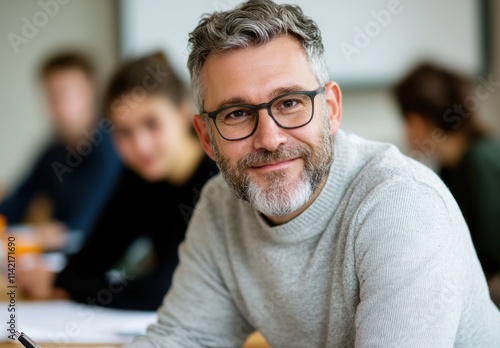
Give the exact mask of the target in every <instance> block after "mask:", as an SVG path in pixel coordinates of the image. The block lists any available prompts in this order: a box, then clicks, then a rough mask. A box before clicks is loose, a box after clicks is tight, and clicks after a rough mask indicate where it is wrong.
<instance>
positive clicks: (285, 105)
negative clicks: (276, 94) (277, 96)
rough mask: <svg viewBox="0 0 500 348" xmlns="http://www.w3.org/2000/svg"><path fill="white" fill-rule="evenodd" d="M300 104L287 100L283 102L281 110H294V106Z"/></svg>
mask: <svg viewBox="0 0 500 348" xmlns="http://www.w3.org/2000/svg"><path fill="white" fill-rule="evenodd" d="M297 104H298V101H297V100H294V99H287V100H283V101H282V102H281V106H280V108H282V109H288V108H293V107H294V106H296V105H297Z"/></svg>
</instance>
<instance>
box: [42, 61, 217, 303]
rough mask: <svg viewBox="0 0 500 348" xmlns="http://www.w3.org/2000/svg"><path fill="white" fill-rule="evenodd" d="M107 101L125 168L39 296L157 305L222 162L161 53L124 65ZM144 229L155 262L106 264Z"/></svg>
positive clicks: (120, 254)
mask: <svg viewBox="0 0 500 348" xmlns="http://www.w3.org/2000/svg"><path fill="white" fill-rule="evenodd" d="M107 106H108V109H109V117H110V119H111V121H112V123H113V126H114V129H113V132H112V136H113V139H114V142H115V145H116V148H117V150H118V153H119V154H120V156H121V158H122V159H123V162H124V163H125V164H126V169H125V170H124V172H123V174H122V176H121V178H120V180H119V182H118V184H117V188H116V189H115V190H114V192H113V194H112V196H111V198H110V199H109V201H108V202H107V204H106V206H105V207H104V209H103V211H102V213H101V214H100V217H99V219H98V220H97V223H96V224H95V225H94V227H93V229H92V234H91V235H90V236H89V238H88V239H87V241H86V243H85V245H84V246H83V248H82V249H81V250H80V251H79V252H78V253H77V254H74V255H72V256H70V257H69V258H68V260H67V264H66V267H65V268H64V269H63V270H62V271H61V272H60V273H59V274H57V276H56V277H55V280H54V282H53V283H52V284H50V283H49V282H48V280H49V279H50V277H47V282H45V284H43V283H41V284H40V283H39V284H37V286H38V288H40V287H42V288H43V287H45V288H46V292H45V293H44V292H43V291H38V293H39V294H41V296H37V297H38V298H40V297H45V298H47V297H48V298H53V297H69V298H71V299H73V300H75V301H79V302H83V303H89V304H96V305H101V306H108V307H114V308H126V309H138V310H155V309H156V308H157V307H158V306H159V305H160V304H161V301H162V299H163V297H164V295H165V293H166V292H167V290H168V288H169V286H170V282H171V278H172V274H173V272H174V269H175V267H176V266H177V263H178V259H177V248H178V246H179V244H180V243H181V242H182V241H183V239H184V234H185V231H186V229H187V224H188V221H189V218H190V216H191V213H192V211H193V209H194V206H195V204H196V201H197V200H198V198H199V194H200V191H201V189H202V187H203V185H204V184H205V182H206V181H207V180H208V179H209V178H210V177H212V176H214V175H216V174H217V172H218V168H217V166H216V164H215V162H213V161H212V160H211V159H210V158H208V157H207V156H206V155H205V154H204V152H203V150H202V148H201V145H200V144H199V141H198V139H197V137H196V135H195V133H194V132H193V130H192V126H191V118H190V116H191V112H190V110H191V109H190V103H189V101H188V95H187V92H186V89H185V87H184V85H183V84H182V82H181V80H180V78H179V77H177V75H176V74H175V73H174V71H173V70H172V69H171V67H170V66H169V64H168V62H167V60H166V57H165V56H164V55H163V54H161V53H155V54H152V55H150V56H147V57H144V58H140V59H137V60H134V61H131V62H128V63H126V64H125V65H124V66H123V67H121V68H120V69H119V70H118V71H117V72H116V73H115V75H114V77H113V78H112V80H111V82H110V85H109V88H108V94H107ZM145 236H146V237H149V239H150V241H151V242H152V254H153V255H150V256H152V257H151V259H152V262H153V266H151V267H150V268H148V269H147V271H146V272H144V273H143V274H140V275H134V276H131V275H130V274H128V270H127V269H125V270H123V271H124V272H122V273H121V274H118V273H117V272H109V271H110V270H112V269H113V268H114V267H115V266H116V265H117V263H118V262H119V261H120V260H122V259H123V257H124V255H125V253H126V251H127V249H128V248H129V247H130V246H131V245H132V244H133V243H134V242H135V241H137V240H138V239H139V238H141V237H145ZM119 270H121V269H119ZM34 286H35V285H33V287H34Z"/></svg>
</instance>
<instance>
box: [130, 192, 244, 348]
mask: <svg viewBox="0 0 500 348" xmlns="http://www.w3.org/2000/svg"><path fill="white" fill-rule="evenodd" d="M203 192H206V187H205V189H204V190H203ZM214 205H215V204H214V203H213V202H209V201H208V200H207V196H206V195H205V194H203V193H202V196H201V198H200V201H199V202H198V204H197V206H196V208H195V211H194V213H193V217H192V219H191V222H190V224H189V227H188V231H187V234H186V239H185V241H184V242H183V243H182V244H181V246H180V248H179V258H180V263H179V266H178V268H177V270H176V271H175V274H174V278H173V284H172V287H171V288H170V290H169V292H168V293H167V295H166V297H165V299H164V302H163V305H162V307H161V308H160V310H159V319H158V322H157V323H156V324H154V325H151V326H150V327H149V328H148V330H147V334H146V335H144V336H141V337H138V338H137V339H136V340H135V341H134V342H132V343H131V344H129V345H127V346H126V347H128V348H139V347H169V348H174V347H191V348H196V347H218V348H223V347H241V346H242V344H243V342H244V340H245V339H246V337H247V336H248V333H249V332H252V330H251V329H249V326H250V325H249V324H248V323H247V322H246V321H245V320H244V319H243V318H242V317H241V316H240V314H239V312H238V310H237V308H236V307H235V305H234V303H233V301H232V299H231V295H230V293H229V291H228V289H227V288H226V286H225V284H224V280H223V279H222V276H221V274H220V271H219V269H218V267H217V261H218V260H219V261H220V260H221V261H220V262H228V261H227V260H226V261H224V260H222V259H223V258H224V257H225V256H224V254H225V250H224V246H223V244H224V242H223V240H222V233H221V231H220V230H217V227H216V223H215V222H214V215H212V214H211V213H210V210H211V209H210V207H211V206H212V207H213V206H214Z"/></svg>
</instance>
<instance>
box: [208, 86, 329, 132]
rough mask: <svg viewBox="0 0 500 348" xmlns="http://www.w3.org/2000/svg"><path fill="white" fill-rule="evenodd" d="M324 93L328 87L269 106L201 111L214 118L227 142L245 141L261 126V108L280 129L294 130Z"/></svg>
mask: <svg viewBox="0 0 500 348" xmlns="http://www.w3.org/2000/svg"><path fill="white" fill-rule="evenodd" d="M324 91H325V87H320V88H318V89H316V90H314V91H297V92H289V93H285V94H282V95H280V96H277V97H276V98H274V99H272V100H271V101H270V102H268V103H262V104H258V105H252V104H234V105H227V106H224V107H222V108H220V109H218V110H215V111H212V112H202V115H204V116H206V117H208V118H211V119H212V121H213V122H214V124H215V128H217V131H218V132H219V134H220V136H221V137H223V138H224V139H226V140H230V141H236V140H243V139H246V138H248V137H250V136H252V135H253V134H254V133H255V130H256V129H257V126H258V124H259V110H260V109H267V112H268V114H269V116H271V118H272V119H273V120H274V122H276V124H277V125H278V126H279V127H281V128H284V129H294V128H300V127H303V126H305V125H306V124H308V123H309V122H311V120H312V118H313V116H314V97H316V95H318V94H320V93H323V92H324Z"/></svg>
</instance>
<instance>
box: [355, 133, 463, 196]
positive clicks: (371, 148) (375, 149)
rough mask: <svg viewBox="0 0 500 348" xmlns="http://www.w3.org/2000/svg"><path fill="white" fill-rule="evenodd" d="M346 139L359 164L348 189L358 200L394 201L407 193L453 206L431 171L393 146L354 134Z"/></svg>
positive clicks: (437, 178) (444, 188) (447, 191)
mask: <svg viewBox="0 0 500 348" xmlns="http://www.w3.org/2000/svg"><path fill="white" fill-rule="evenodd" d="M348 138H349V144H350V145H352V150H351V152H353V153H354V154H353V155H351V156H354V157H355V158H358V162H359V163H358V166H359V168H358V170H357V172H356V173H355V175H354V176H353V179H352V181H351V183H350V189H351V190H352V194H353V195H355V196H357V197H359V198H360V200H362V201H366V200H370V199H374V198H378V199H383V200H394V199H400V197H399V195H408V194H409V193H412V194H416V195H423V194H426V193H430V194H432V195H434V196H436V197H438V198H439V199H440V200H443V202H444V203H445V205H450V204H451V205H454V204H455V203H454V199H453V197H452V196H451V194H450V192H449V190H448V188H447V187H446V186H445V185H444V183H443V182H442V180H441V179H440V178H439V177H438V175H437V174H436V173H435V172H434V171H433V170H432V169H430V168H429V167H427V166H425V165H424V164H422V163H420V162H418V161H416V160H414V159H412V158H410V157H408V156H406V155H404V154H403V153H401V151H399V149H398V148H397V147H396V146H395V145H392V144H389V143H384V142H378V141H372V140H366V139H363V138H361V137H358V136H355V135H349V137H348ZM357 203H358V204H360V203H361V202H360V201H358V202H357Z"/></svg>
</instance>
